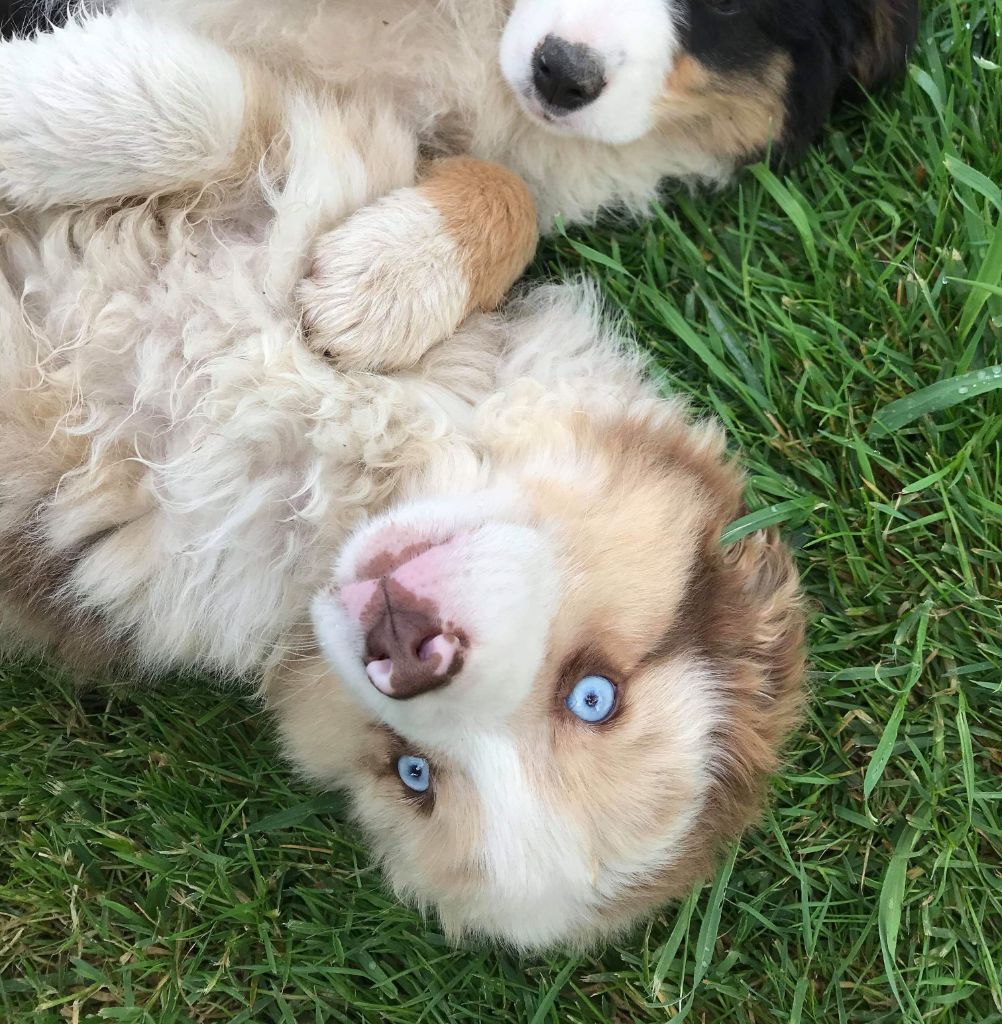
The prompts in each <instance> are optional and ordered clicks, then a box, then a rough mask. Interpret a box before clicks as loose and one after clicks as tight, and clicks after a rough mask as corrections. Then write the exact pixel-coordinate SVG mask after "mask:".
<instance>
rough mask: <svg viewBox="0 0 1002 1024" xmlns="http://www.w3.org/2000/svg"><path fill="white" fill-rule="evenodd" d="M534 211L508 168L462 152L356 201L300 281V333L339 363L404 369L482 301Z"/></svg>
mask: <svg viewBox="0 0 1002 1024" xmlns="http://www.w3.org/2000/svg"><path fill="white" fill-rule="evenodd" d="M536 241H537V232H536V211H535V206H534V204H533V201H532V197H531V196H530V195H529V191H528V189H527V188H526V187H525V185H524V184H523V183H522V181H521V179H520V178H518V177H517V176H516V175H515V174H513V173H512V172H511V171H508V170H506V169H505V168H503V167H499V166H498V165H496V164H489V163H485V162H483V161H480V160H474V159H472V158H468V157H455V158H452V159H449V160H441V161H438V162H437V163H436V164H434V165H432V169H431V172H430V173H429V174H428V176H427V178H426V179H425V180H424V182H422V184H421V185H419V186H416V187H414V188H406V189H400V190H399V191H397V192H394V193H391V194H390V195H389V196H386V197H385V198H384V199H381V200H380V201H379V202H377V203H375V204H374V205H372V206H369V207H366V208H364V209H362V210H359V211H358V212H357V213H356V214H354V215H353V216H352V217H350V218H349V219H348V220H347V221H346V222H345V223H344V224H342V225H341V226H340V227H338V228H337V229H335V230H334V231H331V232H329V233H328V234H326V235H324V236H323V237H321V238H320V239H319V241H318V242H317V246H316V250H315V252H314V256H313V266H312V271H311V273H310V276H309V277H308V278H307V279H306V280H305V281H303V282H302V284H301V285H300V289H299V302H300V308H301V311H302V317H303V328H304V334H305V337H306V339H307V342H308V344H309V345H310V346H311V347H312V348H313V349H314V350H316V351H318V352H320V353H322V354H324V355H328V356H331V357H332V358H334V359H336V360H337V361H338V363H339V364H340V365H342V366H344V367H345V368H349V367H350V368H353V369H368V370H375V369H399V368H401V367H405V366H413V365H414V364H415V363H416V362H417V361H418V360H419V359H420V358H421V356H422V355H424V353H425V352H427V350H428V349H429V348H431V346H432V345H434V344H436V343H437V342H439V341H442V340H443V339H444V338H447V337H448V336H449V335H451V334H452V333H453V331H455V329H456V328H457V327H458V326H459V324H460V323H461V322H462V321H463V319H465V317H467V316H468V315H469V314H470V313H471V312H473V310H475V309H493V308H494V307H495V306H496V305H497V304H498V303H499V302H500V301H501V299H502V297H503V296H504V294H505V293H506V292H507V291H508V289H509V288H510V287H511V286H512V284H514V282H515V280H516V279H517V278H518V276H519V275H520V274H521V273H522V271H523V270H524V269H525V266H526V265H527V264H528V262H529V260H531V259H532V256H533V253H534V252H535V248H536Z"/></svg>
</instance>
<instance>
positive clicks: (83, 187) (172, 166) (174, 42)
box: [0, 11, 276, 209]
mask: <svg viewBox="0 0 1002 1024" xmlns="http://www.w3.org/2000/svg"><path fill="white" fill-rule="evenodd" d="M275 102H276V98H275V96H274V92H273V89H272V88H271V84H270V83H266V82H263V81H260V80H259V74H258V72H256V71H254V70H253V69H251V68H249V67H245V66H242V65H241V63H240V62H239V61H237V60H236V58H234V57H233V56H232V55H231V54H229V53H227V52H226V51H224V50H222V49H220V48H219V47H218V46H215V45H214V44H213V43H211V42H209V41H207V40H205V39H202V38H200V37H199V36H197V35H195V34H193V33H191V32H188V31H186V30H185V29H183V28H181V27H179V26H177V25H173V24H171V23H169V22H165V21H159V20H151V19H147V18H144V17H142V16H140V15H137V14H134V13H129V12H127V11H119V12H115V13H113V14H111V15H99V16H93V17H87V18H84V19H82V20H79V21H71V22H70V23H69V24H68V25H66V26H65V27H63V28H59V29H56V30H55V31H54V32H51V33H44V34H41V35H37V36H35V37H32V38H28V39H15V40H10V41H7V42H4V43H3V44H0V196H4V197H5V198H6V199H7V200H8V201H11V202H13V203H14V204H17V205H21V206H28V207H33V208H36V209H37V208H44V207H46V206H51V205H57V204H75V203H86V202H91V201H99V200H105V199H116V198H119V197H126V196H148V195H153V194H156V193H159V192H169V191H175V190H181V189H186V188H198V187H200V186H203V185H205V184H206V183H209V182H212V181H216V180H219V179H220V178H224V177H227V176H228V175H232V174H235V173H240V171H241V170H245V169H246V167H247V165H248V156H249V155H250V153H251V152H252V151H253V150H254V147H255V144H257V145H258V147H260V144H261V139H260V138H257V137H256V136H263V135H265V134H267V131H268V127H269V126H268V124H267V122H268V121H269V119H270V117H272V116H274V115H273V107H274V105H275ZM259 153H260V148H258V149H257V153H256V154H255V155H258V154H259ZM241 164H243V166H241Z"/></svg>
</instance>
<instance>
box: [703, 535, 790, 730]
mask: <svg viewBox="0 0 1002 1024" xmlns="http://www.w3.org/2000/svg"><path fill="white" fill-rule="evenodd" d="M722 558H723V563H724V571H725V572H726V573H727V575H728V576H729V577H730V580H729V582H730V585H731V588H732V589H731V594H732V599H736V601H737V602H738V604H739V605H740V611H739V612H738V615H737V616H736V618H737V619H738V621H740V622H741V630H740V632H741V637H740V640H739V643H740V644H741V646H742V647H743V650H742V651H741V656H742V658H743V660H746V661H747V662H748V663H750V664H752V665H754V666H755V667H756V669H757V670H758V671H757V673H756V674H757V675H759V680H758V687H759V688H760V692H761V695H762V696H763V697H765V698H766V701H767V705H768V707H769V709H770V714H769V716H768V718H769V719H770V721H768V723H766V722H763V725H766V731H767V732H768V733H769V734H770V735H769V736H768V737H767V739H768V740H769V741H771V742H778V741H780V740H781V738H782V736H783V735H784V734H785V733H786V732H787V731H789V729H790V728H791V727H792V726H793V724H794V722H795V721H796V718H797V715H798V712H799V709H800V703H801V691H802V686H803V680H804V634H805V623H804V608H803V601H802V598H801V593H800V577H799V574H798V572H797V567H796V565H795V564H794V562H793V558H792V557H791V555H790V551H789V548H788V547H787V546H786V544H784V543H783V541H782V540H781V539H780V536H779V534H778V533H777V532H776V531H775V530H767V531H759V532H758V533H752V534H749V535H748V536H746V537H744V538H742V539H741V540H740V541H738V542H737V543H735V544H731V545H729V546H728V547H726V548H724V549H723V552H722Z"/></svg>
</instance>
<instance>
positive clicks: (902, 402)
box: [870, 248, 1002, 437]
mask: <svg viewBox="0 0 1002 1024" xmlns="http://www.w3.org/2000/svg"><path fill="white" fill-rule="evenodd" d="M1000 255H1002V248H1000ZM1000 269H1002V268H1000ZM996 388H1002V365H995V366H989V367H986V368H985V369H984V370H972V371H971V372H970V373H963V374H961V375H960V376H959V377H950V378H948V379H947V380H939V381H936V383H935V384H930V385H929V386H928V387H924V388H920V389H919V390H918V391H913V392H912V393H911V394H910V395H906V396H905V397H904V398H899V399H898V400H897V401H896V402H891V403H889V404H888V405H885V406H884V407H883V409H881V410H880V412H878V413H877V416H876V418H875V419H874V422H873V426H872V427H871V428H870V435H871V436H872V437H883V436H885V435H887V434H890V433H893V432H894V431H895V430H900V429H901V428H902V427H906V426H908V424H909V423H914V422H915V420H917V419H920V418H921V417H922V416H927V415H929V414H930V413H934V412H942V411H943V410H944V409H949V408H951V407H952V406H954V405H959V404H960V403H961V402H966V401H969V400H970V399H972V398H977V397H978V396H979V395H983V394H986V393H987V392H989V391H994V390H995V389H996Z"/></svg>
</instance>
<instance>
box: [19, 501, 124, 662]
mask: <svg viewBox="0 0 1002 1024" xmlns="http://www.w3.org/2000/svg"><path fill="white" fill-rule="evenodd" d="M38 518H39V517H38V515H36V516H33V517H32V523H30V524H28V525H26V526H25V528H24V529H23V530H22V531H21V532H19V533H17V534H13V535H8V536H6V537H4V538H2V539H0V605H2V609H3V612H4V617H5V618H6V619H7V620H8V625H14V626H16V627H17V632H18V634H19V636H18V640H19V641H22V642H23V641H27V643H28V644H29V645H30V646H31V647H33V648H38V649H39V650H41V651H42V652H43V653H46V654H51V655H53V656H54V657H56V658H58V659H59V660H60V661H62V662H65V663H66V664H69V665H71V666H72V667H73V668H75V669H77V670H79V671H83V672H86V673H95V672H98V671H101V670H103V669H106V668H108V667H109V665H111V664H113V663H116V662H121V661H125V660H127V658H128V640H127V639H126V638H121V637H114V636H113V635H112V634H111V633H110V632H109V630H108V628H107V625H106V624H105V623H104V622H103V621H102V620H101V618H100V616H98V615H97V614H95V613H94V612H90V611H82V610H81V609H80V608H79V607H77V606H76V605H75V604H74V603H73V602H72V601H71V600H70V599H69V598H68V597H67V596H66V593H65V590H66V586H67V584H68V583H69V580H70V578H71V576H72V575H73V570H74V569H75V568H76V566H77V565H78V564H79V562H80V561H81V559H83V558H84V557H85V556H86V555H87V554H88V553H89V552H90V551H91V550H93V549H94V548H95V547H96V546H97V545H98V544H100V543H101V542H102V541H103V540H104V539H105V538H106V537H108V536H109V535H110V534H112V533H114V528H112V529H106V530H101V531H100V532H98V533H96V534H95V535H94V536H92V537H89V538H86V539H84V540H83V541H80V542H79V543H77V544H76V545H75V546H74V547H73V548H72V549H69V550H66V551H53V550H51V549H50V548H47V547H46V546H45V545H44V544H43V543H42V542H41V541H40V540H39V538H38V536H37V529H35V525H36V524H37V521H38Z"/></svg>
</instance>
